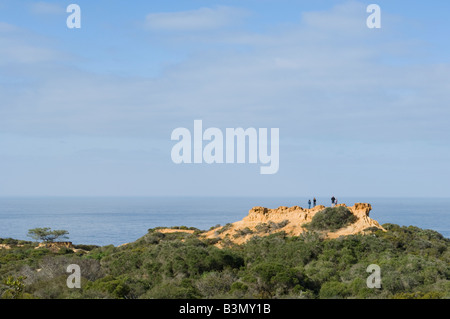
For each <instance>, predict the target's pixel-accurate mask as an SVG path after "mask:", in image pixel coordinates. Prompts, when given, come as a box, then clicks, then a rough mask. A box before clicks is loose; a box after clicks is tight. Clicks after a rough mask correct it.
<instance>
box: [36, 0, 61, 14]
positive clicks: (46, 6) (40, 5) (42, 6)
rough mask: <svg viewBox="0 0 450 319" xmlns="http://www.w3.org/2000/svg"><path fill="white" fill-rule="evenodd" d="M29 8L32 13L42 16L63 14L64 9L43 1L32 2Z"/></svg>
mask: <svg viewBox="0 0 450 319" xmlns="http://www.w3.org/2000/svg"><path fill="white" fill-rule="evenodd" d="M29 8H30V11H31V12H32V13H34V14H42V15H57V14H64V12H65V9H64V8H63V7H62V6H61V5H59V4H56V3H49V2H44V1H39V2H33V3H32V4H30V6H29Z"/></svg>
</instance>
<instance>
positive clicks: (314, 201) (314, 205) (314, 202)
mask: <svg viewBox="0 0 450 319" xmlns="http://www.w3.org/2000/svg"><path fill="white" fill-rule="evenodd" d="M316 203H317V201H316V198H315V197H314V199H313V207H316Z"/></svg>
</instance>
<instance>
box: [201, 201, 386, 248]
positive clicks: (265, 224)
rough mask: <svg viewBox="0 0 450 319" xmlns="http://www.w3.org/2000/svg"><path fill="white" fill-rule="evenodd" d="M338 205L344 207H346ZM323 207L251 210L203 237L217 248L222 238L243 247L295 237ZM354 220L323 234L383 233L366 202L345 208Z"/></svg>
mask: <svg viewBox="0 0 450 319" xmlns="http://www.w3.org/2000/svg"><path fill="white" fill-rule="evenodd" d="M337 206H343V207H347V206H346V205H345V204H339V205H337ZM325 208H326V207H325V206H323V205H319V206H315V207H313V208H311V209H306V208H302V207H299V206H293V207H286V206H280V207H278V208H276V209H269V208H265V207H253V208H252V209H250V211H249V213H248V215H247V216H246V217H244V218H243V219H242V220H240V221H237V222H234V223H232V224H227V225H225V226H222V227H218V228H215V229H212V230H209V231H208V232H206V233H204V234H202V237H204V238H211V239H217V240H219V241H218V245H219V246H220V245H221V244H220V241H222V240H224V239H228V240H231V241H232V242H234V243H236V244H242V243H245V242H246V241H248V240H249V239H250V238H252V237H253V236H255V235H256V236H267V235H270V234H273V233H277V232H281V231H284V232H286V234H287V235H288V236H298V235H300V234H302V233H303V232H305V231H307V230H306V229H305V228H304V225H305V224H307V223H310V222H311V220H312V218H313V217H314V215H315V214H317V213H318V212H320V211H322V210H323V209H325ZM347 208H348V209H349V210H350V212H351V213H352V214H353V215H355V216H356V217H357V219H356V221H355V222H354V223H352V224H350V225H348V226H346V227H344V228H341V229H339V230H337V231H335V232H324V235H325V237H326V238H337V237H340V236H347V235H354V234H363V233H365V232H366V230H367V229H368V228H373V227H375V228H378V229H381V230H383V231H386V230H385V229H384V228H383V227H382V226H381V225H380V224H379V223H378V222H377V221H376V220H374V219H372V218H370V217H369V213H370V211H371V210H372V206H371V205H370V204H367V203H356V204H354V205H353V206H349V207H347Z"/></svg>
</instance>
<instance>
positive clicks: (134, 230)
mask: <svg viewBox="0 0 450 319" xmlns="http://www.w3.org/2000/svg"><path fill="white" fill-rule="evenodd" d="M307 200H308V199H307V198H301V197H299V198H267V197H266V198H250V197H249V198H244V197H242V198H228V197H218V198H211V197H208V198H200V197H190V198H171V197H158V198H152V197H146V198H106V197H103V198H56V197H42V198H0V238H8V237H11V238H16V239H28V240H30V238H28V237H27V236H26V234H27V232H28V229H31V228H36V227H51V228H52V229H65V230H68V231H69V240H70V241H72V242H73V243H75V244H95V245H102V246H103V245H110V244H113V245H116V246H117V245H120V244H123V243H127V242H131V241H135V240H136V239H138V238H139V237H141V236H143V235H145V234H146V233H147V229H149V228H153V227H157V226H181V225H185V226H189V227H190V226H194V227H197V228H199V229H209V228H210V227H211V226H215V225H216V224H221V225H225V224H226V223H230V222H235V221H238V220H240V219H242V218H244V217H245V216H246V215H247V214H248V211H249V209H250V208H252V207H254V206H264V207H268V208H277V207H279V206H294V205H298V206H302V207H307ZM357 202H366V203H370V204H372V208H373V209H372V212H371V214H370V217H372V218H374V219H376V220H377V221H378V222H379V223H380V224H384V223H394V224H399V225H405V226H409V225H414V226H418V227H420V228H426V229H433V230H436V231H438V232H440V233H441V234H442V235H444V236H445V237H447V238H450V198H414V199H411V198H339V203H345V204H347V205H350V206H351V205H353V204H354V203H357ZM317 204H323V205H326V206H329V204H330V200H329V199H328V198H326V199H325V198H318V203H317Z"/></svg>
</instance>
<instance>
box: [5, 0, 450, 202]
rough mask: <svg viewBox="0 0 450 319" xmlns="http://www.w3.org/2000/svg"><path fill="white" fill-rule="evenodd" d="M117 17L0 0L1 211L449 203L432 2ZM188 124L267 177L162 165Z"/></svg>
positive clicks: (121, 6)
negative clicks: (222, 135) (18, 199)
mask: <svg viewBox="0 0 450 319" xmlns="http://www.w3.org/2000/svg"><path fill="white" fill-rule="evenodd" d="M70 3H77V4H79V5H80V7H81V12H82V15H81V17H82V28H81V29H68V28H67V27H66V18H67V16H68V13H66V7H67V6H68V5H69V4H70ZM131 3H132V4H131ZM131 3H130V2H126V1H102V0H98V1H71V2H70V1H17V0H14V1H12V0H0V196H159V195H169V196H189V195H208V196H222V195H224V196H229V195H231V196H234V195H239V196H246V195H248V196H254V195H261V196H328V195H329V194H334V195H336V196H337V197H339V196H413V197H414V196H448V189H449V182H448V181H449V180H450V169H449V165H448V163H449V162H450V147H449V146H450V145H449V144H450V143H449V141H450V134H449V131H450V128H449V125H448V123H449V120H450V112H449V110H450V109H449V101H450V75H449V71H450V61H449V57H450V55H449V52H450V48H449V46H450V44H449V41H448V40H447V38H448V34H450V22H449V21H448V18H447V16H448V12H450V4H449V3H448V1H432V4H430V3H424V2H418V1H376V2H364V1H272V0H259V1H256V0H255V1H251V0H245V1H242V0H241V1H221V2H217V1H196V0H183V1H165V2H164V1H132V2H131ZM370 3H376V4H378V5H379V6H380V7H381V10H382V28H381V29H379V30H374V29H368V28H367V27H366V23H365V21H366V18H367V16H368V13H366V10H365V9H366V7H367V5H369V4H370ZM196 119H202V120H203V125H204V126H205V127H218V128H221V129H223V130H225V128H227V127H232V128H236V127H244V128H248V127H256V128H259V127H268V128H271V127H276V128H280V169H279V172H278V173H277V174H275V175H260V174H259V165H254V164H239V165H237V164H234V165H233V164H223V165H219V164H213V165H207V164H198V165H193V164H191V165H176V164H174V163H173V162H172V161H171V158H170V152H171V148H172V146H173V145H174V142H173V141H171V140H170V135H171V132H172V130H173V129H175V128H177V127H187V128H190V129H192V127H193V121H194V120H196Z"/></svg>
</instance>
